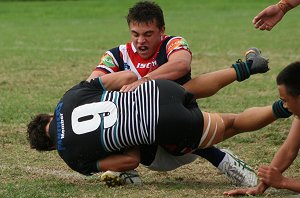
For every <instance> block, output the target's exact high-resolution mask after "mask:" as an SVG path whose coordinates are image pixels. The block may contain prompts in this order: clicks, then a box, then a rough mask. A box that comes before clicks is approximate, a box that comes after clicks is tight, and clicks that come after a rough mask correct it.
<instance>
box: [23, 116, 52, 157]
mask: <svg viewBox="0 0 300 198" xmlns="http://www.w3.org/2000/svg"><path fill="white" fill-rule="evenodd" d="M50 118H51V116H50V115H49V114H38V115H36V116H35V117H34V118H33V119H32V120H31V122H30V123H29V124H28V125H27V140H28V141H29V143H30V147H31V148H32V149H36V150H38V151H50V150H53V142H52V140H51V139H50V138H49V137H48V136H47V135H46V125H47V124H48V123H49V121H50Z"/></svg>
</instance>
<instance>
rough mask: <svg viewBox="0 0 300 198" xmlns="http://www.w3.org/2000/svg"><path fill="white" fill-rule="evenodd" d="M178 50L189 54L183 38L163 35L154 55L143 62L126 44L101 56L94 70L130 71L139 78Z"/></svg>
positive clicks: (130, 44)
mask: <svg viewBox="0 0 300 198" xmlns="http://www.w3.org/2000/svg"><path fill="white" fill-rule="evenodd" d="M178 50H186V51H188V52H189V53H191V52H190V49H189V46H188V43H187V42H186V40H185V39H184V38H182V37H175V36H167V35H164V36H163V38H162V40H161V43H160V46H159V47H158V49H157V51H156V53H154V55H153V56H152V57H151V58H149V59H147V60H145V59H143V58H141V57H140V55H139V54H138V53H137V50H136V49H135V47H134V45H133V43H127V44H126V45H120V46H119V47H116V48H113V49H111V50H109V51H107V52H106V53H105V54H104V55H103V56H102V58H101V61H100V63H99V65H98V66H97V67H96V68H95V70H100V71H102V72H104V73H113V72H118V71H123V70H131V71H133V72H134V73H135V74H136V75H137V76H138V78H141V77H143V76H145V75H146V74H148V73H149V72H151V71H153V70H155V69H157V68H158V67H159V66H160V65H162V64H164V63H166V62H168V59H169V56H170V55H171V54H172V53H173V52H175V51H178ZM189 75H190V74H189ZM188 80H189V79H188Z"/></svg>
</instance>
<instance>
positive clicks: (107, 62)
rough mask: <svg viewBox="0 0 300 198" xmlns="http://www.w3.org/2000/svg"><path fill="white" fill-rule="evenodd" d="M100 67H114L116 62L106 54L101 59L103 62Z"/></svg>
mask: <svg viewBox="0 0 300 198" xmlns="http://www.w3.org/2000/svg"><path fill="white" fill-rule="evenodd" d="M99 65H105V66H107V67H114V66H115V64H114V61H113V59H112V57H111V56H109V55H108V54H104V55H103V56H102V58H101V62H100V64H99Z"/></svg>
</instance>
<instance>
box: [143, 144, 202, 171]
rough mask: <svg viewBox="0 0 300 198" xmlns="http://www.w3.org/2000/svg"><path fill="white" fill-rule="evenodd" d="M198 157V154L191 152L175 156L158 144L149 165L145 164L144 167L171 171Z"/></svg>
mask: <svg viewBox="0 0 300 198" xmlns="http://www.w3.org/2000/svg"><path fill="white" fill-rule="evenodd" d="M198 157H199V156H198V155H195V154H192V153H188V154H185V155H182V156H175V155H172V154H170V153H168V152H167V151H165V149H163V148H162V147H160V146H158V148H157V151H156V155H155V159H154V160H153V162H152V163H151V164H150V165H149V166H146V168H148V169H150V170H154V171H171V170H175V169H176V168H179V167H180V166H183V165H185V164H189V163H191V162H193V161H195V160H196V159H197V158H198Z"/></svg>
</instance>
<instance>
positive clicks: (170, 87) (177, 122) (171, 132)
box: [156, 80, 203, 155]
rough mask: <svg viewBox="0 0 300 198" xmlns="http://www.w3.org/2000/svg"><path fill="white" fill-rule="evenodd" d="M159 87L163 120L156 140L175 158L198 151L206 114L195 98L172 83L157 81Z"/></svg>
mask: <svg viewBox="0 0 300 198" xmlns="http://www.w3.org/2000/svg"><path fill="white" fill-rule="evenodd" d="M156 84H157V86H158V88H159V119H158V125H157V131H156V140H157V143H158V144H159V145H161V146H162V147H163V148H165V149H166V150H167V151H168V152H170V153H171V154H173V155H183V154H186V153H189V152H191V151H192V150H194V149H197V148H198V145H199V143H200V139H201V136H202V132H203V114H202V112H201V111H200V109H199V107H198V105H197V102H196V100H195V99H194V95H193V94H191V93H189V92H187V91H186V90H185V89H184V88H183V87H181V86H180V85H178V84H176V83H175V82H172V81H166V80H156Z"/></svg>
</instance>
